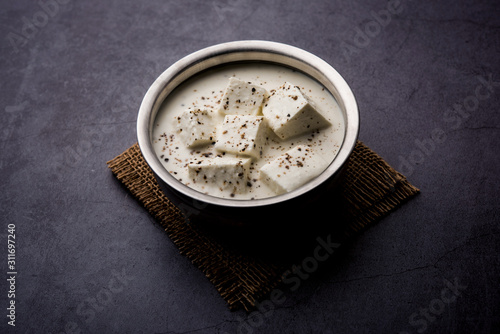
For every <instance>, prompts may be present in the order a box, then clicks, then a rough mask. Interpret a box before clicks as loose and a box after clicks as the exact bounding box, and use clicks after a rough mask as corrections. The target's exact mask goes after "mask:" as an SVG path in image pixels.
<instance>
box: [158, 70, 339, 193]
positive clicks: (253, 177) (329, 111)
mask: <svg viewBox="0 0 500 334" xmlns="http://www.w3.org/2000/svg"><path fill="white" fill-rule="evenodd" d="M232 76H234V77H237V78H239V79H241V80H243V81H248V82H251V83H252V84H255V85H260V86H262V87H264V88H266V89H267V91H268V92H271V91H272V90H275V89H278V87H280V86H281V85H283V84H284V83H285V81H287V82H290V83H292V84H294V85H296V86H299V87H300V89H301V91H302V93H303V94H305V95H307V96H308V97H309V98H310V99H312V100H313V101H314V102H315V103H316V106H317V107H318V109H319V110H318V111H320V112H321V114H322V115H323V116H324V117H325V118H326V119H327V120H328V121H329V122H330V123H331V126H329V127H327V128H324V129H321V130H319V131H315V132H314V133H310V134H306V135H302V136H299V137H296V138H291V139H288V140H280V139H279V138H278V137H277V136H276V135H274V134H273V133H272V130H269V133H270V135H269V137H268V138H269V140H268V143H267V145H266V148H265V150H264V152H263V156H262V158H260V159H253V160H252V164H251V167H250V170H249V182H250V184H251V186H250V187H248V191H247V192H246V193H241V194H236V195H235V194H231V193H230V192H229V191H221V190H220V189H219V188H218V187H217V186H213V185H210V184H201V183H193V182H190V180H189V176H188V168H187V164H188V163H189V162H192V161H194V160H195V159H198V160H200V159H204V158H205V157H206V156H211V157H214V156H216V155H220V154H221V152H218V151H216V150H215V149H214V145H211V144H208V145H205V146H201V147H196V148H194V149H192V148H188V147H187V146H186V144H185V143H183V142H182V140H181V138H180V136H179V133H178V129H177V128H176V124H177V117H178V116H179V115H180V114H181V113H182V112H184V111H185V110H187V109H188V108H191V109H194V108H196V107H208V108H212V109H213V110H214V112H213V117H214V120H215V122H216V124H222V122H223V120H224V115H222V114H221V113H219V112H218V111H217V110H218V108H219V103H220V99H221V98H222V95H223V93H224V90H225V88H226V85H227V83H228V79H229V78H230V77H232ZM344 132H345V126H344V118H343V115H342V112H341V110H340V108H339V106H338V104H337V102H336V101H335V99H334V98H333V96H332V95H331V94H330V93H329V92H328V91H327V90H326V89H325V88H324V87H323V86H322V85H321V84H319V83H318V82H317V81H315V80H313V79H312V78H310V77H309V76H307V75H304V74H303V73H301V72H297V71H294V70H292V69H289V68H286V67H283V66H278V65H272V64H262V63H248V64H237V65H227V66H224V67H220V68H217V69H212V70H209V71H206V72H203V73H201V74H199V75H196V76H194V77H193V78H191V79H189V80H187V81H186V82H185V83H183V84H182V85H180V86H179V87H178V88H176V89H175V90H174V91H173V92H172V93H171V94H170V95H169V96H168V97H167V98H166V100H165V101H164V103H163V104H162V106H161V107H160V110H159V111H158V115H157V117H156V120H155V127H154V130H153V146H154V149H155V152H156V154H157V156H158V158H159V159H160V160H161V161H162V164H163V166H164V167H165V168H166V170H167V171H169V172H170V174H172V175H173V176H174V177H175V178H177V179H178V180H179V181H180V182H182V183H184V184H186V185H187V186H189V187H192V188H193V189H196V190H198V191H200V192H203V193H206V194H209V195H212V196H216V197H225V198H233V199H256V198H266V197H271V196H275V195H276V194H275V193H274V192H273V191H272V190H271V189H270V188H269V187H268V186H267V185H266V184H264V183H263V182H261V180H260V179H259V169H260V168H261V167H262V166H263V165H264V164H265V163H267V162H268V161H271V160H273V159H274V158H275V157H277V156H279V155H280V154H282V153H284V152H285V151H288V150H290V149H291V148H293V147H295V146H297V145H308V146H310V147H311V148H312V149H313V150H314V152H316V154H321V155H322V156H323V157H324V158H325V159H326V160H328V161H333V159H334V158H335V156H336V155H337V153H338V150H339V149H340V146H341V144H342V141H343V138H344ZM214 141H215V140H214ZM226 156H235V155H231V154H228V153H226ZM242 157H243V158H248V157H246V156H242Z"/></svg>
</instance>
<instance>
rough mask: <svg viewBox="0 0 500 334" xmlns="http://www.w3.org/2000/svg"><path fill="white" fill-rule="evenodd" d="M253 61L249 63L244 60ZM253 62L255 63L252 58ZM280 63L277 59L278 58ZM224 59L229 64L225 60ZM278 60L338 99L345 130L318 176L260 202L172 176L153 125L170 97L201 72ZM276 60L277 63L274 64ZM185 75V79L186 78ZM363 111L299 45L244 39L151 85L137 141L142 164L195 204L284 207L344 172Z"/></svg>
mask: <svg viewBox="0 0 500 334" xmlns="http://www.w3.org/2000/svg"><path fill="white" fill-rule="evenodd" d="M242 56H244V57H252V58H251V59H246V58H245V59H240V58H241V57H242ZM254 58H255V59H254ZM278 58H279V59H281V61H277V59H278ZM224 59H225V60H224ZM238 59H239V61H264V62H275V63H277V64H282V65H286V66H291V67H295V68H296V69H298V70H300V71H302V72H306V74H308V75H309V76H311V77H312V78H313V79H316V80H317V81H319V82H320V83H321V84H323V85H324V86H325V87H326V88H327V89H328V90H329V91H330V93H331V94H332V95H334V98H335V99H336V100H337V103H338V104H339V106H340V108H341V111H342V112H343V115H344V122H345V132H344V140H343V142H342V145H341V147H340V148H339V151H338V153H337V155H336V156H335V158H334V159H333V161H332V162H331V163H330V165H329V166H328V167H327V168H326V169H325V170H324V171H323V172H322V173H321V174H320V175H319V176H317V177H316V178H314V179H313V180H311V181H309V182H307V183H306V184H304V185H303V186H301V187H299V188H297V189H295V190H293V191H291V192H288V193H285V194H281V195H276V196H272V197H266V198H257V199H231V198H222V197H216V196H213V195H208V194H204V193H202V192H199V191H198V190H195V189H193V188H191V187H189V186H187V185H185V184H183V183H182V182H180V181H178V180H177V179H176V178H175V177H173V176H172V175H170V173H169V172H168V171H167V170H166V168H165V167H164V166H163V165H162V163H161V161H160V159H159V158H158V157H157V155H156V152H155V151H154V148H153V145H152V137H151V136H152V127H153V123H154V121H155V119H156V114H157V112H158V109H159V107H160V106H161V104H162V103H163V101H164V99H165V98H166V97H167V96H168V94H169V93H170V92H171V91H172V90H173V89H175V88H176V87H177V86H178V85H179V84H181V83H182V82H183V81H185V80H186V79H187V78H189V77H192V76H193V75H196V74H197V73H199V72H201V71H203V70H205V69H208V68H211V67H215V66H218V65H222V64H226V63H227V64H229V63H231V62H234V61H238ZM270 59H273V60H270ZM183 75H184V76H186V78H185V79H182V76H183ZM318 76H319V77H320V78H318ZM359 123H360V122H359V110H358V106H357V102H356V99H355V97H354V94H353V92H352V90H351V88H350V87H349V85H348V84H347V82H346V81H345V80H344V78H343V77H342V76H341V75H340V74H339V73H338V72H337V71H336V70H335V69H334V68H333V67H332V66H331V65H329V64H328V63H327V62H326V61H324V60H323V59H321V58H320V57H318V56H316V55H314V54H312V53H310V52H308V51H305V50H303V49H300V48H298V47H295V46H291V45H288V44H283V43H279V42H272V41H264V40H241V41H232V42H226V43H221V44H216V45H213V46H209V47H206V48H203V49H201V50H198V51H195V52H193V53H191V54H188V55H187V56H185V57H183V58H181V59H180V60H178V61H176V62H175V63H174V64H172V65H171V66H170V67H168V68H167V69H166V70H165V71H164V72H163V73H162V74H160V76H158V78H157V79H156V80H155V81H154V82H153V83H152V85H151V86H150V87H149V89H148V90H147V92H146V94H145V96H144V98H143V100H142V102H141V105H140V108H139V113H138V116H137V141H138V145H139V148H140V150H141V153H142V155H143V157H144V160H145V161H146V163H147V164H148V165H149V167H150V168H151V169H152V171H153V173H154V174H155V176H156V177H157V178H159V179H160V180H158V181H159V182H162V181H163V182H164V183H166V184H167V185H168V187H169V188H172V189H174V190H175V191H177V192H179V193H181V194H183V195H185V196H187V197H189V198H191V199H193V200H196V201H201V202H205V203H208V204H213V205H217V206H224V207H260V206H266V205H271V204H276V203H281V202H284V201H287V200H290V199H293V198H296V197H299V196H300V195H303V194H306V193H307V192H309V191H310V190H312V189H315V188H316V187H318V186H319V185H321V184H323V183H324V182H326V181H327V180H328V179H330V178H331V177H333V176H334V175H335V174H337V173H338V172H340V170H341V169H342V167H343V166H344V164H345V163H346V162H347V160H348V158H349V156H350V155H351V153H352V151H353V150H354V147H355V145H356V142H357V139H358V135H359V127H360V124H359Z"/></svg>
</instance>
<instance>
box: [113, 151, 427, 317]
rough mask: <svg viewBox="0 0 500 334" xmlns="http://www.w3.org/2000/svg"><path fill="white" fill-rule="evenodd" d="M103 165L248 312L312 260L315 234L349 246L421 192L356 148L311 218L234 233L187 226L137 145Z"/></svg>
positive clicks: (231, 300)
mask: <svg viewBox="0 0 500 334" xmlns="http://www.w3.org/2000/svg"><path fill="white" fill-rule="evenodd" d="M107 164H108V167H109V168H110V169H111V171H112V172H113V174H114V175H115V176H116V177H117V178H118V180H120V181H121V182H122V183H123V184H124V186H125V187H126V188H127V189H128V191H130V193H131V194H132V195H133V196H134V197H135V198H136V199H137V200H138V201H139V202H140V203H141V204H142V205H143V206H144V207H145V208H146V209H147V210H148V211H149V213H150V214H151V215H152V216H153V217H154V218H155V220H156V221H157V222H158V223H159V224H160V225H161V226H162V227H163V228H164V229H165V231H166V232H167V234H168V236H169V237H170V239H171V240H172V241H173V243H174V244H175V245H176V246H177V247H178V249H179V251H180V253H181V254H183V255H185V256H186V257H188V258H189V259H190V260H191V261H192V263H193V264H194V265H195V266H197V267H198V268H199V269H200V270H201V271H202V272H203V273H204V274H205V275H206V277H207V278H208V279H209V280H210V281H211V282H212V283H213V284H214V286H215V288H216V289H217V291H218V292H219V293H220V295H221V296H222V298H224V300H226V302H227V303H228V305H229V307H230V308H231V309H240V308H244V309H246V310H247V311H249V310H252V309H253V308H254V307H255V305H256V302H259V300H261V299H263V298H265V297H266V296H267V295H268V294H269V293H270V292H271V291H272V290H273V289H274V288H276V287H277V286H279V284H280V283H282V280H283V278H284V277H283V275H284V273H290V268H291V265H292V264H294V263H300V259H301V257H302V258H306V257H307V256H309V255H310V254H311V251H312V249H314V248H311V247H314V245H315V243H316V244H317V240H319V239H318V237H319V236H320V235H323V237H324V238H326V237H328V238H330V236H331V235H334V239H332V240H335V242H343V241H346V240H349V239H352V236H353V235H354V234H356V233H357V232H360V231H361V230H362V229H364V228H366V227H368V226H369V225H373V223H374V222H376V221H378V220H380V218H382V217H384V216H385V215H387V214H388V213H390V212H391V211H393V210H394V209H396V208H397V207H398V206H399V205H401V204H402V203H403V202H404V201H406V200H408V199H410V198H411V197H413V196H414V195H416V194H417V193H418V192H419V190H418V189H417V188H416V187H414V186H413V185H412V184H410V183H409V182H408V181H407V180H406V178H405V176H404V175H402V174H401V173H399V172H397V171H396V170H394V169H393V168H392V167H391V166H390V165H389V164H387V163H386V162H385V161H384V160H383V159H382V158H381V157H380V156H379V155H377V154H376V153H375V152H373V151H372V150H371V149H370V148H368V147H367V146H366V145H364V144H363V143H362V142H358V143H357V144H356V147H355V149H354V151H353V153H352V155H351V157H350V159H349V163H348V165H347V169H346V171H345V173H344V175H343V177H342V180H341V185H340V187H339V188H337V189H335V190H334V191H332V193H331V194H325V195H324V196H322V198H323V199H322V202H318V204H317V205H318V206H317V207H316V208H312V207H311V208H310V217H311V218H313V219H308V221H307V222H304V224H300V222H298V224H295V225H294V226H293V227H292V226H290V228H287V229H278V230H275V231H273V230H272V229H271V228H270V229H269V230H258V231H248V230H244V229H243V230H238V231H236V230H231V229H225V228H222V229H221V228H220V227H217V228H215V227H213V228H212V227H210V226H201V225H200V224H192V223H190V222H189V221H187V220H186V219H185V218H184V216H183V214H182V211H181V210H180V209H179V208H177V207H176V206H175V205H173V204H172V203H171V202H170V201H169V199H168V198H167V197H166V196H165V195H164V193H163V192H162V191H161V190H160V188H159V185H158V183H157V181H156V179H155V177H154V175H153V173H152V171H151V169H150V168H149V166H148V165H147V163H146V162H145V161H144V158H143V157H142V154H141V151H140V149H139V146H138V145H137V144H134V145H133V146H131V147H130V148H129V149H127V150H126V151H125V152H123V153H122V154H120V155H118V156H117V157H116V158H114V159H112V160H110V161H108V163H107ZM308 211H309V210H308ZM325 217H326V218H325ZM311 222H317V224H314V223H311ZM242 231H243V232H242ZM332 233H333V234H332ZM325 240H326V239H325ZM328 241H329V242H331V240H330V239H328Z"/></svg>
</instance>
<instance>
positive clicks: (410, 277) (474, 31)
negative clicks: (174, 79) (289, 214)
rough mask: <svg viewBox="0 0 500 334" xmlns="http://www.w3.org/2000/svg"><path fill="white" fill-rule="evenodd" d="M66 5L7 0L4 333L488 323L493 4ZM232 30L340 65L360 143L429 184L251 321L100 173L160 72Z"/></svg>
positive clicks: (131, 136)
mask: <svg viewBox="0 0 500 334" xmlns="http://www.w3.org/2000/svg"><path fill="white" fill-rule="evenodd" d="M59 1H60V4H59V5H57V6H56V5H54V4H55V0H42V1H41V2H34V1H26V0H23V1H15V2H14V1H9V2H7V1H4V2H3V3H2V11H1V19H2V24H1V25H0V31H1V36H2V43H1V45H0V48H1V58H0V64H1V65H0V66H1V72H0V73H1V74H2V80H1V81H0V85H1V86H0V92H1V95H0V99H1V106H2V108H1V110H0V124H1V126H2V127H1V132H0V145H1V150H0V152H1V153H0V154H1V155H0V171H1V175H2V177H1V189H2V191H1V194H0V198H1V207H0V217H1V231H0V243H1V244H2V245H1V247H0V248H1V249H2V253H3V254H4V255H3V256H2V258H3V260H2V261H1V268H2V271H3V277H4V279H2V283H1V284H0V309H2V310H3V311H2V312H3V313H4V314H3V315H2V316H1V317H0V319H2V320H1V324H0V329H1V330H0V331H1V332H2V333H10V332H18V333H78V332H81V333H225V332H228V333H237V332H241V333H250V332H253V333H279V332H287V333H363V332H366V333H398V332H400V331H406V332H408V333H415V332H420V333H421V332H425V333H451V332H467V333H475V332H478V333H479V332H480V333H488V332H493V331H494V330H495V329H498V326H499V325H500V312H499V311H500V306H499V305H500V290H499V277H500V275H499V274H500V269H499V262H500V261H499V256H498V254H499V251H500V249H499V230H500V228H499V227H498V223H499V209H500V205H499V201H498V193H499V190H500V189H499V178H500V176H499V173H498V168H499V162H500V161H499V150H498V147H499V145H500V141H499V132H498V131H499V127H500V117H499V114H498V107H499V101H500V74H499V70H500V64H499V57H500V52H499V51H500V50H499V49H500V33H499V32H500V30H499V29H500V6H499V3H498V1H472V0H469V1H450V0H447V1H439V2H437V1H435V2H434V1H424V2H422V1H409V0H407V1H405V0H401V1H399V2H390V4H396V6H395V9H396V12H395V13H392V14H389V15H384V13H389V12H383V11H384V10H386V8H387V7H388V3H387V1H379V0H377V1H349V2H346V1H273V2H272V3H271V2H264V1H241V0H237V1H216V2H212V1H145V2H139V1H79V2H77V1H70V0H65V1H63V0H59ZM374 13H378V14H374ZM359 31H362V32H363V33H360V32H359ZM241 39H266V40H273V41H277V42H284V43H288V44H291V45H294V46H298V47H300V48H303V49H305V50H307V51H310V52H312V53H314V54H316V55H318V56H320V57H322V58H323V59H325V60H326V61H327V62H329V63H330V64H331V65H332V66H333V67H335V68H336V69H337V70H338V71H339V72H340V73H341V74H342V75H343V76H344V77H345V79H346V80H347V82H348V83H349V84H350V85H351V86H352V89H353V91H354V93H355V95H356V97H357V99H358V103H359V107H360V112H361V119H362V126H361V133H360V139H361V140H363V141H364V142H365V143H366V144H367V145H368V146H370V147H371V148H372V149H374V150H375V151H376V152H378V153H379V154H380V155H381V156H382V157H384V158H385V159H386V160H387V161H388V162H389V163H391V164H392V165H393V166H394V167H396V168H397V169H399V170H400V171H401V172H403V173H405V174H406V175H407V176H408V178H409V179H410V181H411V182H412V183H414V184H415V185H416V186H417V187H419V188H420V189H421V190H422V193H421V194H420V195H419V196H418V197H417V198H415V199H413V200H412V201H410V202H409V203H407V204H406V205H404V206H403V207H402V208H401V209H399V210H397V211H396V212H394V213H393V214H391V215H390V216H389V217H387V218H385V219H384V220H383V221H382V222H380V223H379V224H377V225H376V226H374V227H373V228H371V229H369V230H367V231H366V232H365V233H363V234H362V235H359V236H358V237H357V238H356V239H355V240H354V242H353V243H352V244H350V245H349V246H348V247H345V248H344V249H342V250H341V251H339V252H338V253H337V256H336V257H335V259H334V261H331V263H329V264H328V266H327V267H323V268H322V270H321V271H320V272H318V273H317V274H316V275H313V276H311V277H310V278H308V279H307V280H304V281H302V282H301V284H300V288H299V289H297V290H296V291H285V292H286V294H285V297H286V300H285V302H284V303H281V304H279V305H274V309H273V312H272V313H271V312H268V313H266V314H264V315H262V314H251V315H250V316H248V315H247V314H245V313H244V312H242V311H238V312H231V311H229V310H228V308H227V306H226V304H225V302H224V301H223V300H222V298H220V296H219V295H218V293H217V292H216V290H215V289H214V287H213V286H212V285H211V283H210V282H209V281H208V280H207V279H206V278H205V277H204V276H203V274H202V273H201V272H200V271H199V270H198V269H197V268H195V267H194V266H193V265H192V264H191V263H190V262H189V261H188V260H187V259H186V258H185V257H183V256H181V255H179V254H178V251H177V249H176V248H175V247H174V245H173V244H172V242H171V241H170V240H169V238H168V237H167V235H166V234H165V233H164V232H163V231H162V229H161V228H160V227H159V226H157V225H155V224H154V221H153V220H152V218H151V217H150V216H149V215H148V214H147V213H146V212H145V210H144V209H143V208H142V207H141V206H140V205H138V203H136V201H135V200H134V199H133V198H131V197H130V195H129V194H128V193H127V192H126V191H125V190H124V189H123V188H122V187H121V186H120V184H119V183H118V182H117V181H116V179H115V178H114V177H113V176H112V174H111V173H110V171H109V170H108V169H107V167H106V161H107V160H109V159H111V158H113V157H115V156H116V155H118V154H119V153H121V152H122V151H123V150H125V149H126V148H128V147H129V146H130V145H132V144H133V143H134V142H135V141H136V137H135V119H136V114H137V110H138V107H139V104H140V102H141V99H142V96H143V94H144V93H145V91H146V89H147V88H148V86H149V85H150V84H151V82H152V81H153V80H154V79H155V78H156V76H157V75H159V74H160V73H161V72H162V71H163V70H164V69H166V68H167V67H168V66H169V65H171V64H172V63H173V62H174V61H176V60H178V59H179V58H181V57H183V56H185V55H186V54H188V53H190V52H193V51H196V50H198V49H200V48H203V47H206V46H210V45H213V44H217V43H221V42H226V41H232V40H241ZM478 78H483V79H486V81H490V84H484V83H482V82H481V80H482V79H478ZM455 105H458V107H455ZM460 108H461V109H460ZM454 110H455V111H454ZM457 110H458V111H459V112H457ZM461 110H462V111H463V112H461V113H460V111H461ZM404 161H407V162H404ZM332 214H334V213H332ZM9 224H15V227H16V229H15V235H16V240H15V241H16V247H17V248H16V271H17V273H18V274H17V276H16V285H15V289H16V295H15V302H16V304H15V305H16V322H15V324H16V326H15V328H14V327H11V326H9V325H7V321H8V320H9V319H8V318H7V317H6V315H7V312H8V310H6V308H7V307H8V305H9V304H8V303H9V300H10V299H8V297H7V294H8V290H9V285H8V284H6V279H5V278H6V277H7V276H8V275H7V272H8V268H7V234H8V231H7V227H8V225H9ZM446 282H448V283H446ZM454 285H459V286H458V289H455V288H453V286H454ZM449 286H451V287H452V288H453V289H452V288H449ZM454 290H455V292H456V293H457V294H458V295H456V296H455V295H454V292H453V291H454ZM429 309H430V310H431V311H434V314H433V313H432V312H430V311H428V310H429ZM426 312H427V313H426Z"/></svg>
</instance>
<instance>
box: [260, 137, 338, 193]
mask: <svg viewBox="0 0 500 334" xmlns="http://www.w3.org/2000/svg"><path fill="white" fill-rule="evenodd" d="M328 164H329V162H328V161H326V160H325V159H324V158H323V157H322V156H321V154H318V153H315V152H313V150H312V149H311V148H310V147H308V146H306V145H298V146H296V147H294V148H292V149H291V150H289V151H287V152H285V153H283V154H282V155H280V156H278V157H277V158H275V159H274V160H273V161H270V162H268V163H266V164H265V165H264V166H263V167H262V168H261V169H260V179H261V180H262V181H263V182H264V183H265V184H267V185H268V186H269V187H270V188H271V189H272V190H273V191H274V192H275V193H276V194H278V195H279V194H284V193H287V192H290V191H292V190H294V189H297V188H298V187H300V186H302V185H304V184H306V183H307V182H309V181H310V180H312V179H314V178H315V177H316V176H318V175H319V174H321V173H322V172H323V171H324V170H325V169H326V167H328Z"/></svg>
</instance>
